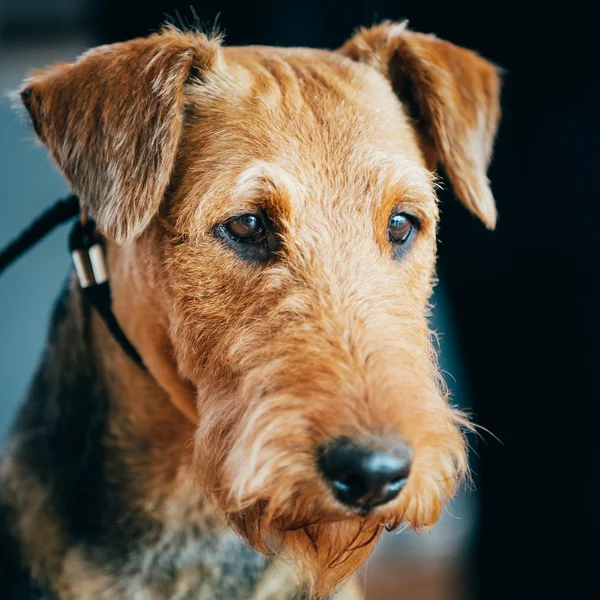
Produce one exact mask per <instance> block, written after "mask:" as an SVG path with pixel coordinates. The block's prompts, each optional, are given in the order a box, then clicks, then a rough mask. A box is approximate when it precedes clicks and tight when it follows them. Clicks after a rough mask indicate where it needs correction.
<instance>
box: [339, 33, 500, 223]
mask: <svg viewBox="0 0 600 600" xmlns="http://www.w3.org/2000/svg"><path fill="white" fill-rule="evenodd" d="M340 52H341V53H342V54H344V55H346V56H348V57H349V58H351V59H353V60H355V61H360V62H364V63H367V64H370V65H372V66H373V67H375V68H376V69H378V70H379V71H380V72H381V73H382V74H383V75H385V77H387V78H388V79H389V80H390V82H391V84H392V86H393V88H394V91H395V92H396V93H397V94H398V96H399V98H400V99H401V100H402V101H403V103H404V104H405V106H406V107H407V108H408V111H409V114H410V116H411V117H412V118H413V119H414V121H415V123H416V125H417V126H418V127H419V129H420V131H421V133H422V135H424V136H425V138H426V140H427V141H428V142H429V143H430V144H431V145H432V146H433V148H434V150H435V155H436V160H437V161H438V162H439V163H441V164H442V165H443V167H444V169H445V171H446V173H447V175H448V178H449V179H450V182H451V183H452V187H453V188H454V192H455V193H456V195H457V196H458V198H459V199H460V200H461V201H462V202H463V204H464V205H465V206H466V207H467V208H468V209H469V210H470V211H471V212H472V213H474V214H475V215H477V216H478V217H479V218H480V219H481V220H482V221H483V222H484V223H485V224H486V225H487V226H488V227H489V228H490V229H493V228H494V226H495V224H496V216H497V215H496V206H495V203H494V198H493V196H492V192H491V190H490V187H489V182H488V179H487V176H486V171H487V167H488V164H489V161H490V158H491V154H492V144H493V141H494V137H495V135H496V129H497V127H498V121H499V118H500V105H499V96H500V78H499V76H498V69H497V68H496V67H495V66H494V65H492V64H491V63H489V62H488V61H486V60H484V59H483V58H481V57H480V56H478V55H477V54H475V53H474V52H471V51H470V50H466V49H465V48H459V47H458V46H455V45H453V44H451V43H449V42H446V41H444V40H440V39H437V38H436V37H435V36H433V35H425V34H421V33H414V32H412V31H408V30H407V29H406V23H389V22H386V23H382V24H381V25H377V26H375V27H373V28H371V29H361V30H360V31H359V32H358V33H357V34H356V35H355V36H354V37H353V38H352V39H351V40H349V41H348V42H346V44H344V46H343V47H342V48H341V49H340Z"/></svg>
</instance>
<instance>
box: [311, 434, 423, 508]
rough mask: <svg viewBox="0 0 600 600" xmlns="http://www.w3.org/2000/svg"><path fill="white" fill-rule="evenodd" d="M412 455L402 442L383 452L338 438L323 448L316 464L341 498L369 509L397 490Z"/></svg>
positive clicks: (402, 483)
mask: <svg viewBox="0 0 600 600" xmlns="http://www.w3.org/2000/svg"><path fill="white" fill-rule="evenodd" d="M411 455H412V452H411V450H410V448H409V447H408V446H406V445H403V444H400V445H395V446H393V448H391V449H390V450H388V451H385V452H383V451H378V450H373V449H371V448H367V447H365V446H359V445H358V444H355V443H354V442H352V441H350V440H349V439H348V438H339V439H337V440H335V441H334V442H332V443H331V444H329V445H327V446H326V447H325V448H323V450H322V451H321V455H320V458H319V466H320V467H321V470H322V472H323V474H324V475H325V478H326V479H327V481H328V482H329V485H330V486H331V489H332V490H333V493H334V494H335V496H336V498H337V499H338V500H339V501H340V502H342V503H343V504H346V505H347V506H350V507H352V508H357V509H359V511H361V512H368V511H369V510H370V509H371V508H373V507H375V506H379V505H380V504H385V503H386V502H390V501H391V500H393V499H394V498H395V497H396V496H397V495H398V494H399V493H400V490H401V489H402V488H403V487H404V484H405V483H406V480H407V478H408V474H409V472H410V463H411Z"/></svg>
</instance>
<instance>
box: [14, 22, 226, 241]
mask: <svg viewBox="0 0 600 600" xmlns="http://www.w3.org/2000/svg"><path fill="white" fill-rule="evenodd" d="M218 44H219V42H218V40H217V41H210V40H208V39H207V38H206V37H205V36H203V35H200V34H191V33H185V34H183V33H179V32H176V31H175V30H171V29H167V30H165V31H163V32H162V33H160V34H155V35H152V36H150V37H149V38H144V39H136V40H132V41H129V42H125V43H121V44H112V45H109V46H101V47H98V48H94V49H92V50H90V51H88V52H86V53H85V54H83V55H82V56H81V57H80V58H79V59H78V60H77V61H76V62H75V63H72V64H58V65H55V66H53V67H51V68H49V69H47V70H44V71H37V72H34V73H33V75H32V76H31V77H30V78H29V79H28V80H27V81H26V82H25V84H24V87H23V89H22V91H21V98H22V100H23V103H24V104H25V107H26V108H27V110H28V111H29V114H30V116H31V119H32V121H33V125H34V128H35V131H36V133H37V135H38V136H39V138H40V140H41V141H42V142H43V143H44V144H45V145H46V146H47V147H48V149H49V150H50V153H51V155H52V157H53V158H54V160H55V161H56V163H57V164H58V166H59V167H60V169H61V171H62V172H63V173H64V175H65V177H66V178H67V179H68V181H69V183H70V184H71V187H72V188H73V191H74V192H75V193H76V194H77V195H78V196H79V198H80V200H81V202H82V203H83V205H84V206H85V207H86V208H87V209H88V210H89V212H90V214H91V215H92V216H93V217H94V218H95V220H96V222H97V224H98V228H99V229H100V231H101V232H102V233H104V234H105V235H107V236H109V237H111V238H113V239H114V240H116V241H117V242H125V241H127V240H131V239H133V238H135V237H136V236H138V235H139V234H140V233H141V232H142V231H143V230H144V228H145V227H147V225H148V224H149V222H150V221H151V219H152V218H153V216H154V215H155V214H156V212H157V211H158V208H159V206H160V203H161V200H162V198H163V196H164V193H165V190H166V188H167V186H168V184H169V180H170V176H171V172H172V170H173V164H174V161H175V156H176V153H177V146H178V143H179V138H180V134H181V129H182V113H183V102H184V83H185V81H186V79H187V78H188V76H189V74H190V70H191V69H192V65H193V66H194V69H195V70H202V69H205V68H208V67H210V65H211V63H212V62H213V61H214V59H215V55H216V52H218Z"/></svg>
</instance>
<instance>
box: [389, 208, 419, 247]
mask: <svg viewBox="0 0 600 600" xmlns="http://www.w3.org/2000/svg"><path fill="white" fill-rule="evenodd" d="M413 229H414V225H413V221H412V219H411V217H409V216H408V215H407V214H405V213H399V214H397V215H392V218H391V219H390V224H389V236H390V241H391V242H392V243H394V244H405V243H406V242H407V241H408V239H409V238H410V235H411V233H412V232H413Z"/></svg>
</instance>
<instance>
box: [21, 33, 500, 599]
mask: <svg viewBox="0 0 600 600" xmlns="http://www.w3.org/2000/svg"><path fill="white" fill-rule="evenodd" d="M498 93H499V80H498V75H497V72H496V69H495V68H494V67H493V66H492V65H491V64H489V63H488V62H486V61H485V60H483V59H481V58H480V57H478V56H477V55H476V54H474V53H472V52H470V51H468V50H465V49H462V48H458V47H456V46H454V45H452V44H450V43H448V42H445V41H442V40H439V39H437V38H435V37H433V36H429V35H422V34H418V33H413V32H411V31H408V30H407V29H406V28H405V26H404V25H402V24H390V23H385V24H382V25H379V26H377V27H374V28H372V29H368V30H361V31H359V32H358V33H357V34H356V35H355V37H354V38H352V39H351V40H350V41H348V42H347V43H346V44H345V45H344V46H343V47H342V48H341V49H340V50H338V51H335V52H328V51H320V50H309V49H281V48H264V47H250V48H223V47H221V44H220V41H219V39H209V38H207V37H206V36H204V35H200V34H194V33H179V32H176V31H174V30H165V31H163V32H162V33H161V34H157V35H153V36H151V37H149V38H147V39H138V40H133V41H131V42H127V43H122V44H115V45H111V46H105V47H101V48H96V49H94V50H92V51H90V52H88V53H86V54H84V55H83V56H82V57H81V58H80V59H79V60H78V61H77V62H76V63H74V64H72V65H58V66H56V67H53V68H51V69H49V70H48V71H43V72H39V73H36V74H34V75H33V76H32V78H31V79H29V80H28V81H27V82H26V84H25V87H24V89H23V91H22V98H23V101H24V103H25V105H26V107H27V109H28V110H29V113H30V115H31V117H32V120H33V123H34V126H35V129H36V132H37V133H38V135H39V137H40V139H41V140H42V141H43V142H44V143H45V144H46V145H47V146H48V148H49V149H50V152H51V154H52V156H53V157H54V159H55V161H56V162H57V163H58V165H59V167H60V168H61V170H62V171H63V173H64V174H65V175H66V177H67V178H68V180H69V182H70V183H71V185H72V187H73V190H74V191H75V192H76V193H77V194H78V195H79V197H80V198H81V201H82V202H83V204H84V205H85V207H86V208H87V209H88V210H89V212H90V213H91V214H92V216H93V217H94V218H95V220H96V222H97V224H98V227H99V228H100V230H101V231H102V232H103V233H104V235H105V236H106V238H107V239H108V240H109V241H110V243H111V247H110V254H111V257H112V258H111V262H112V263H113V265H114V273H113V280H114V282H113V286H114V287H115V303H116V310H117V314H118V315H119V316H120V318H121V321H122V325H123V327H124V329H125V330H126V331H127V332H128V333H129V335H130V337H131V338H132V339H133V341H134V343H135V344H136V345H137V347H138V349H139V350H140V352H141V354H142V356H143V358H144V360H145V361H146V363H147V364H148V366H149V368H150V372H151V374H152V375H153V376H154V378H155V379H156V380H157V381H158V382H159V383H160V384H161V385H162V386H163V387H164V388H165V389H166V390H168V391H169V394H170V396H171V398H172V400H173V402H174V403H175V404H176V405H177V406H178V407H179V408H180V409H181V410H182V411H184V412H185V413H186V414H187V416H188V417H189V418H190V419H191V420H193V421H194V422H195V425H196V436H195V445H194V446H195V458H196V461H195V463H196V465H197V469H196V471H197V475H198V477H199V479H200V480H201V482H202V483H203V486H204V489H205V491H206V493H208V494H210V496H211V497H212V498H213V499H214V501H215V503H216V505H217V506H218V507H219V508H220V509H221V510H222V511H223V512H224V513H225V514H227V516H228V518H229V520H230V522H231V523H232V525H233V526H234V527H235V528H236V530H237V531H239V532H240V533H241V534H242V535H243V536H244V537H245V538H246V539H247V540H248V541H249V542H250V543H251V544H253V545H254V546H255V547H257V548H259V549H260V550H262V551H264V552H266V553H280V554H282V555H284V556H288V557H290V559H291V560H292V562H293V563H294V564H296V565H298V566H299V568H300V571H301V572H302V576H303V577H304V578H305V579H306V580H307V581H308V583H309V584H310V585H312V587H313V589H314V590H315V591H316V592H317V593H322V592H325V591H327V590H330V589H332V588H333V587H334V586H336V585H337V584H338V583H339V582H340V581H342V580H343V579H344V578H345V577H347V576H348V575H349V574H350V573H351V572H353V571H354V570H355V569H356V568H357V567H358V566H359V565H360V564H361V563H362V562H363V561H364V559H365V558H366V557H367V556H368V554H369V552H370V551H371V549H372V547H373V545H374V543H375V541H376V540H377V538H378V537H379V534H380V533H381V531H382V529H383V528H384V527H386V526H387V527H388V528H393V527H395V526H397V525H398V524H400V523H402V522H406V523H408V524H410V525H412V526H414V527H416V528H421V527H427V526H430V525H432V524H434V523H435V522H436V520H437V519H438V517H439V515H440V511H441V510H442V508H443V505H444V503H445V502H446V501H447V499H448V498H449V497H450V496H451V495H452V494H453V493H454V491H455V490H456V487H457V484H458V483H459V482H460V480H461V478H462V477H463V476H464V475H465V473H466V471H467V457H466V451H465V442H464V438H463V433H462V432H461V428H462V427H465V426H467V423H466V420H465V418H464V417H463V416H462V415H461V414H460V413H459V412H457V411H456V410H454V409H453V408H452V407H451V406H450V405H449V403H448V399H447V395H446V393H445V391H444V387H443V384H442V382H441V377H440V375H439V372H438V368H437V363H436V354H435V351H434V349H433V347H432V344H431V341H430V332H429V330H428V325H427V309H428V298H429V296H430V294H431V290H432V284H433V278H434V263H435V247H436V228H437V220H438V207H437V202H436V194H435V175H434V170H435V168H436V167H437V165H438V164H441V165H442V166H443V167H444V169H445V172H446V173H447V175H448V178H449V180H450V182H451V183H452V186H453V188H454V190H455V192H456V195H457V196H458V198H459V199H460V200H461V201H462V202H463V203H464V204H465V206H466V207H467V208H468V209H469V210H471V211H472V212H473V213H474V214H476V215H477V216H478V217H479V218H480V219H481V220H482V221H483V222H484V223H485V224H486V225H487V226H488V227H493V226H494V223H495V219H496V211H495V207H494V201H493V198H492V194H491V192H490V189H489V187H488V182H487V178H486V169H487V165H488V162H489V159H490V155H491V149H492V142H493V138H494V135H495V131H496V126H497V122H498V118H499V106H498ZM113 242H114V243H113ZM123 265H125V266H124V267H123V268H121V267H122V266H123ZM125 280H127V283H124V281H125ZM132 281H135V285H132ZM124 297H126V299H125V300H124V299H123V298H124ZM124 306H125V308H123V307H124ZM140 306H144V307H146V308H147V307H149V306H151V307H152V310H151V314H152V315H153V317H152V319H151V320H150V319H148V317H147V315H148V312H147V310H146V308H144V309H141V308H140ZM127 307H129V308H128V309H127ZM192 398H193V400H192Z"/></svg>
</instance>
